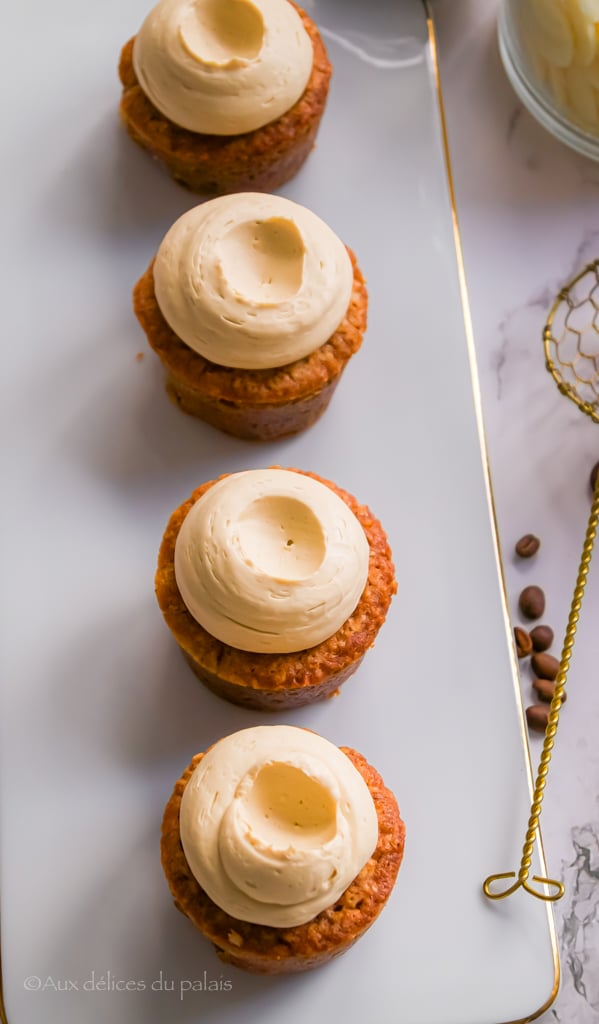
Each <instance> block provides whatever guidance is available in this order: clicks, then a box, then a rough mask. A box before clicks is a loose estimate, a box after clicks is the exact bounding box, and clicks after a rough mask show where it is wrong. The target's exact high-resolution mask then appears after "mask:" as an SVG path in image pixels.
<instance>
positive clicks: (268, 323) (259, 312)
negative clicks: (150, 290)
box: [154, 192, 353, 370]
mask: <svg viewBox="0 0 599 1024" xmlns="http://www.w3.org/2000/svg"><path fill="white" fill-rule="evenodd" d="M352 285H353V269H352V265H351V260H350V258H349V255H348V252H347V249H346V248H345V246H344V244H343V242H341V241H340V239H339V238H338V237H337V235H336V234H335V233H334V232H333V231H332V230H331V228H330V227H328V225H327V224H325V223H324V221H322V220H321V219H320V217H317V216H316V214H314V213H312V212H311V211H310V210H307V209H306V208H305V207H304V206H300V205H299V204H298V203H293V202H291V200H289V199H284V198H283V197H282V196H270V195H263V194H262V193H254V192H242V193H238V194H236V195H232V196H222V197H219V198H217V199H211V200H209V201H208V202H206V203H203V204H201V205H200V206H196V207H194V209H192V210H189V211H188V212H187V213H184V214H183V216H182V217H180V218H179V219H178V220H177V221H176V222H175V223H174V224H173V226H172V227H171V229H170V230H169V231H168V233H167V235H166V236H165V238H164V240H163V242H162V244H161V245H160V248H159V249H158V254H157V256H156V260H155V263H154V288H155V294H156V300H157V302H158V305H159V307H160V310H161V312H162V315H163V316H164V318H165V320H166V321H167V323H168V324H169V325H170V327H171V328H172V329H173V331H174V332H175V334H177V335H178V336H179V338H181V339H182V340H183V341H184V342H185V344H186V345H188V346H189V347H190V348H192V349H193V350H194V351H195V352H198V353H199V354H200V355H201V356H204V358H205V359H208V360H210V362H213V363H218V364H220V365H221V366H235V367H238V368H241V369H248V370H252V369H254V370H255V369H265V368H271V367H275V366H284V365H286V364H287V363H291V362H293V361H294V360H296V359H301V358H302V357H303V356H306V355H308V354H309V353H310V352H313V351H314V350H315V349H317V348H319V347H320V346H321V345H323V344H324V342H325V341H328V339H329V338H330V337H331V335H332V334H334V332H335V331H336V330H337V328H338V326H339V324H340V323H341V321H342V320H343V318H344V316H345V314H346V312H347V309H348V306H349V301H350V298H351V292H352Z"/></svg>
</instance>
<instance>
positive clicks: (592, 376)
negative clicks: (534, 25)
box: [483, 260, 599, 901]
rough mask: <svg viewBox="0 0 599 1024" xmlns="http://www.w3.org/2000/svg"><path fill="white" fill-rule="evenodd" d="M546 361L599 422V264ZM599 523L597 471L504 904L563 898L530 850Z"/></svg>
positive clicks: (572, 303)
mask: <svg viewBox="0 0 599 1024" xmlns="http://www.w3.org/2000/svg"><path fill="white" fill-rule="evenodd" d="M543 344H544V347H545V362H546V366H547V369H548V370H549V372H550V373H551V375H552V377H553V379H554V380H555V382H556V384H557V386H558V388H559V390H560V391H561V393H562V394H563V395H566V396H567V397H568V398H570V399H571V400H572V401H573V402H574V403H575V404H576V405H577V406H578V408H579V409H581V410H582V411H583V412H585V413H586V414H587V416H590V417H591V418H592V419H593V420H594V421H595V423H599V260H595V262H594V263H590V264H589V265H588V266H587V267H585V268H584V270H582V271H581V272H580V274H578V275H577V276H576V277H575V278H573V280H572V281H570V283H569V284H567V285H566V286H565V287H564V288H562V289H561V291H560V292H559V294H558V295H557V297H556V299H555V302H554V303H553V306H552V308H551V311H550V313H549V317H548V319H547V323H546V325H545V328H544V330H543ZM598 524H599V473H598V474H597V480H596V481H595V490H594V494H593V502H592V505H591V513H590V516H589V521H588V524H587V530H586V535H585V539H584V544H583V548H582V555H581V558H580V565H579V568H578V577H577V579H576V587H575V588H574V595H573V597H572V604H571V606H570V614H569V616H568V625H567V627H566V636H565V639H564V646H563V649H562V655H561V659H560V665H559V671H558V673H557V676H556V679H555V690H554V693H553V699H552V701H551V706H550V708H549V718H548V721H547V728H546V730H545V739H544V741H543V750H542V752H541V759H540V764H539V769H538V773H537V778H536V781H535V787H534V793H533V798H532V806H531V809H530V817H529V819H528V827H527V830H526V836H525V839H524V846H523V847H522V859H521V861H520V869H519V871H518V873H517V874H516V872H515V871H505V872H502V873H500V874H496V875H489V877H488V878H487V879H485V881H484V883H483V891H484V893H485V895H486V896H488V897H489V899H491V900H501V899H504V898H505V897H506V896H509V895H510V894H511V893H513V892H515V891H516V889H519V888H522V889H525V890H526V892H528V893H530V894H531V895H532V896H536V897H537V898H538V899H541V900H548V901H554V900H558V899H560V898H561V897H562V896H563V895H564V886H563V884H562V883H561V882H558V881H556V880H555V879H553V878H543V877H541V876H539V875H533V878H532V881H533V882H536V883H537V884H538V886H539V888H536V887H535V886H532V885H530V884H529V882H528V877H529V873H530V865H531V861H532V851H533V848H534V843H535V839H536V836H537V832H538V825H539V818H540V816H541V804H542V802H543V796H544V790H545V781H546V778H547V772H548V771H549V762H550V761H551V751H552V749H553V740H554V737H555V734H556V732H557V726H558V722H559V712H560V708H561V706H562V702H563V698H564V691H565V688H566V679H567V676H568V669H569V667H570V657H571V655H572V649H573V647H574V640H575V637H576V627H577V625H578V619H579V616H580V609H581V607H582V599H583V596H584V589H585V586H586V582H587V576H588V572H589V567H590V564H591V557H592V554H593V545H594V543H595V537H596V535H597V527H598ZM507 879H510V880H511V879H515V881H514V882H512V883H511V884H510V885H508V886H506V887H504V888H499V889H497V888H496V887H495V886H496V884H497V883H498V882H501V881H506V880H507Z"/></svg>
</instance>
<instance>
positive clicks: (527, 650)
mask: <svg viewBox="0 0 599 1024" xmlns="http://www.w3.org/2000/svg"><path fill="white" fill-rule="evenodd" d="M514 639H515V641H516V654H517V655H518V657H519V658H528V655H529V654H532V640H531V639H530V634H529V633H527V632H526V630H525V629H522V627H521V626H516V627H515V629H514Z"/></svg>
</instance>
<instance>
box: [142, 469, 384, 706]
mask: <svg viewBox="0 0 599 1024" xmlns="http://www.w3.org/2000/svg"><path fill="white" fill-rule="evenodd" d="M396 589H397V584H396V581H395V571H394V567H393V561H392V557H391V550H390V548H389V544H388V542H387V538H386V535H385V533H384V530H383V528H382V526H381V524H380V522H379V521H378V519H376V518H375V517H374V516H373V515H372V513H371V512H370V510H369V509H368V508H367V507H366V506H365V505H360V504H358V502H357V501H356V499H355V498H353V497H352V496H351V495H350V494H348V493H347V492H346V491H343V490H341V489H340V488H338V487H336V485H335V484H333V483H331V482H330V481H328V480H323V479H321V478H320V477H317V476H316V475H314V474H310V473H303V472H301V471H299V470H284V469H279V468H272V469H262V470H260V469H258V470H249V471H246V472H242V473H234V474H230V475H228V476H224V477H221V478H220V479H219V480H217V481H214V480H211V481H209V482H208V483H205V484H203V485H202V486H201V487H198V488H197V490H195V491H194V492H193V494H192V495H191V497H190V498H189V500H188V501H186V502H184V503H183V504H182V505H181V506H180V507H179V508H178V509H176V510H175V511H174V512H173V514H172V516H171V517H170V520H169V523H168V526H167V528H166V531H165V534H164V537H163V540H162V545H161V547H160V552H159V556H158V569H157V573H156V595H157V598H158V603H159V605H160V608H161V610H162V613H163V615H164V618H165V620H166V623H167V625H168V626H169V628H170V630H171V632H172V633H173V635H174V637H175V639H176V640H177V642H178V644H179V646H180V647H181V649H182V651H183V653H184V654H185V656H186V658H187V660H188V661H189V663H190V665H191V667H192V668H193V670H194V672H195V673H196V675H197V676H198V677H199V679H200V680H201V681H202V682H203V683H204V684H205V685H206V686H208V687H209V688H210V689H211V690H212V691H213V692H214V693H217V694H218V695H219V696H221V697H224V698H226V699H227V700H230V701H232V702H233V703H235V704H241V705H244V706H246V707H251V708H259V709H264V710H271V711H276V710H279V709H281V708H291V707H299V706H300V705H303V704H309V703H312V702H313V701H316V700H321V699H322V698H324V697H328V696H331V695H332V694H333V693H335V692H336V691H337V690H338V688H339V687H340V685H341V684H342V683H343V682H345V680H346V679H348V678H349V676H350V675H352V674H353V673H354V672H355V671H356V669H357V668H358V666H359V665H360V663H361V662H362V659H363V657H364V655H365V654H366V652H367V651H368V649H369V648H370V647H372V646H373V644H374V641H375V639H376V636H377V634H378V631H379V629H380V627H381V626H382V624H383V622H384V620H385V617H386V615H387V611H388V608H389V605H390V603H391V599H392V596H393V594H394V593H395V591H396Z"/></svg>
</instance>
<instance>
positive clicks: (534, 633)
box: [530, 626, 553, 651]
mask: <svg viewBox="0 0 599 1024" xmlns="http://www.w3.org/2000/svg"><path fill="white" fill-rule="evenodd" d="M530 639H531V640H532V646H533V648H534V650H535V651H547V650H549V648H550V647H551V644H552V643H553V630H552V628H551V626H535V628H534V629H531V631H530Z"/></svg>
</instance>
